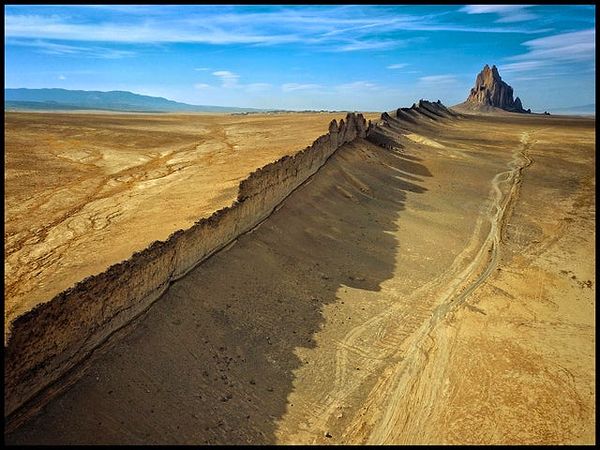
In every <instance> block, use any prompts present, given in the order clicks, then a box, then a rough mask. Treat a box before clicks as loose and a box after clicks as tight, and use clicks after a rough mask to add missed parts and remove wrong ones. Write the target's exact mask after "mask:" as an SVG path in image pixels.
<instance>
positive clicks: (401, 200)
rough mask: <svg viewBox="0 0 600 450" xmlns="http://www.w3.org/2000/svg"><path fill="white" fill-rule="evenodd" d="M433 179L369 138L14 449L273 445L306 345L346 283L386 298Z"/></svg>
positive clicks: (216, 261) (246, 239) (158, 309)
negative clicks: (413, 216)
mask: <svg viewBox="0 0 600 450" xmlns="http://www.w3.org/2000/svg"><path fill="white" fill-rule="evenodd" d="M398 146H400V144H398ZM430 176H431V173H430V172H429V170H428V169H427V168H426V167H425V166H423V165H422V164H421V163H419V161H418V158H408V157H404V156H403V154H402V151H401V150H389V149H385V148H382V147H379V146H377V145H375V144H373V143H371V142H368V141H366V140H362V139H358V140H356V141H354V142H352V143H350V144H347V145H346V146H344V147H342V148H341V149H339V150H338V151H337V152H336V154H335V155H334V156H332V158H331V159H330V161H329V162H328V163H327V164H326V165H325V166H324V167H323V168H321V169H320V170H319V172H318V173H317V174H316V175H315V176H314V177H313V178H312V179H311V180H310V181H309V182H308V183H306V184H305V185H304V186H302V187H301V188H299V189H298V190H297V191H296V192H294V193H293V194H292V195H291V196H290V197H289V198H288V199H286V201H285V202H284V203H283V205H282V206H281V208H280V209H279V210H277V211H276V212H275V213H273V215H272V216H271V217H270V218H269V219H268V220H267V221H265V222H263V223H262V224H261V225H260V226H259V227H258V228H257V229H255V230H253V231H252V232H250V233H248V234H245V235H243V236H241V237H240V238H238V240H237V241H236V242H235V243H234V244H233V245H232V246H231V247H229V248H228V249H226V250H224V251H221V252H219V253H218V254H216V255H214V256H213V257H211V258H210V259H209V260H207V261H205V262H204V263H202V264H201V265H200V266H198V267H197V268H196V269H194V270H193V271H192V272H190V273H189V274H188V275H187V276H186V277H185V278H183V279H181V280H179V281H178V282H176V283H174V284H173V285H172V286H171V288H170V290H169V291H168V293H167V294H166V295H165V296H164V298H162V299H161V300H160V301H158V302H157V303H156V304H155V305H154V306H153V307H152V308H151V309H150V310H149V311H148V313H147V314H146V315H145V316H144V317H143V318H142V319H140V320H139V321H138V323H137V324H136V326H135V328H134V329H133V331H131V333H130V334H129V335H127V336H126V337H125V338H123V339H122V340H121V341H120V342H118V343H116V344H115V345H114V347H113V348H111V349H110V351H107V352H105V353H104V354H103V355H101V356H99V357H98V358H97V359H96V360H95V361H94V362H93V363H92V364H91V366H90V367H89V368H88V369H87V371H86V374H85V375H84V376H83V377H82V378H81V379H80V380H79V381H78V382H77V383H76V384H75V385H74V386H73V387H72V388H71V389H69V390H68V391H67V392H66V393H65V394H64V395H62V396H61V397H59V398H57V399H55V400H54V401H52V402H51V403H49V404H48V405H47V406H46V407H45V408H44V410H43V411H42V412H41V413H40V414H39V415H38V416H36V417H35V418H34V419H32V420H31V421H30V422H28V423H27V424H25V425H24V426H22V427H21V428H20V429H18V430H17V431H15V432H14V433H12V434H10V435H8V436H6V437H5V439H6V441H7V442H8V443H13V444H16V443H45V444H73V443H82V444H109V443H110V444H139V443H156V444H167V443H169V444H176V443H185V444H206V443H210V444H225V443H231V444H243V443H254V444H260V443H263V444H267V443H274V442H275V440H276V435H275V433H276V430H277V422H278V421H279V420H280V419H281V418H282V417H283V416H284V415H285V414H286V411H287V409H288V408H289V407H290V405H289V404H288V396H289V394H290V393H291V392H292V391H293V389H294V384H293V383H294V371H295V370H296V369H298V368H300V367H302V366H303V365H305V364H311V361H302V360H300V358H299V357H298V356H297V355H296V351H295V350H296V349H297V348H300V347H308V348H314V347H315V346H316V342H315V340H314V337H315V334H316V333H317V332H318V330H320V328H321V327H322V326H324V317H323V313H322V311H323V308H324V307H325V305H327V304H331V303H335V302H336V301H337V300H338V298H337V296H336V292H337V290H338V289H339V288H340V287H342V286H349V287H353V288H356V289H361V290H365V291H379V290H380V289H381V288H380V286H381V283H382V282H384V281H385V280H388V279H390V278H391V277H392V276H393V274H394V267H395V254H396V248H397V245H398V236H397V235H396V234H395V231H396V230H397V225H396V221H397V219H398V216H399V214H401V211H402V210H403V209H404V205H405V202H406V200H407V193H408V192H410V193H411V194H410V195H412V193H414V194H417V193H423V192H425V191H426V189H425V188H423V187H422V186H420V185H419V182H420V181H421V180H422V179H423V177H430ZM165 213H166V214H168V211H165ZM400 239H401V237H400Z"/></svg>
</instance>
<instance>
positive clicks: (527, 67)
mask: <svg viewBox="0 0 600 450" xmlns="http://www.w3.org/2000/svg"><path fill="white" fill-rule="evenodd" d="M546 65H547V62H545V61H539V60H532V61H521V62H516V63H509V64H502V65H500V66H499V67H498V70H499V71H500V72H501V73H513V72H529V71H531V70H538V69H540V68H542V67H544V66H546Z"/></svg>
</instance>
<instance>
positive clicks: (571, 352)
mask: <svg viewBox="0 0 600 450" xmlns="http://www.w3.org/2000/svg"><path fill="white" fill-rule="evenodd" d="M50 117H52V118H50ZM56 117H59V116H56ZM60 117H61V119H60V120H62V121H63V122H61V123H62V124H61V123H58V124H56V125H55V124H54V122H53V126H56V128H52V127H50V128H48V125H47V121H54V120H58V119H54V116H50V115H41V114H40V115H16V114H15V115H11V114H5V123H6V128H7V131H6V133H7V134H6V140H7V143H8V144H9V145H8V146H7V156H6V157H5V158H6V161H7V168H6V173H5V177H6V188H7V189H6V196H5V206H6V211H7V217H6V225H7V226H6V233H7V235H6V236H5V238H6V247H5V256H6V267H7V269H8V270H7V278H6V279H5V287H6V288H7V289H6V290H7V295H8V294H10V293H11V292H17V293H18V292H21V291H24V290H27V289H29V291H27V292H30V291H31V290H32V286H34V287H36V289H37V288H40V289H50V286H48V285H46V284H44V282H43V281H40V282H39V283H38V284H36V283H33V284H28V281H27V280H28V279H29V278H31V277H33V278H35V277H36V276H38V275H36V272H35V271H33V272H29V271H28V272H24V271H22V272H20V271H19V269H15V268H14V267H15V266H18V261H20V260H19V258H21V257H23V258H27V257H29V256H28V255H33V257H35V255H37V254H40V255H43V254H44V252H43V251H42V250H37V251H38V253H36V250H35V249H36V244H37V243H38V242H42V241H43V242H50V243H49V244H44V246H42V249H48V248H50V249H52V248H54V249H57V250H52V251H49V252H48V253H47V254H48V255H50V256H46V257H45V259H44V257H43V256H42V257H41V258H42V259H41V262H40V263H39V265H36V266H35V267H36V269H35V270H40V272H39V273H41V274H42V275H40V276H42V278H40V280H45V279H47V278H43V277H44V275H43V274H44V273H45V272H44V271H43V268H44V267H45V266H44V264H46V261H51V262H52V261H54V260H56V259H58V261H59V262H58V263H55V264H56V265H55V266H53V267H55V268H54V269H52V273H55V274H57V275H56V276H57V279H58V280H59V281H57V283H59V284H60V283H63V284H64V283H66V284H68V283H70V282H72V278H73V277H72V276H71V275H72V274H71V272H73V271H75V270H74V269H73V268H72V267H73V266H70V264H75V263H74V262H72V261H71V260H70V258H71V256H69V253H68V252H74V253H72V254H71V255H83V254H85V252H86V251H92V250H93V251H96V248H102V249H103V250H102V252H99V251H96V254H97V258H93V259H92V261H93V263H94V264H99V265H102V264H104V262H98V261H105V260H104V259H103V258H106V260H108V259H110V258H114V257H116V255H117V253H118V255H119V256H118V257H121V255H124V256H127V255H125V254H126V253H127V252H130V251H131V248H130V247H129V246H128V244H127V245H125V244H123V248H121V246H116V245H114V242H119V243H125V242H130V240H131V239H132V237H131V230H132V229H140V230H142V231H141V234H142V235H144V233H146V230H154V228H155V227H156V228H157V229H159V230H160V231H159V233H163V238H164V237H166V236H167V235H168V234H169V233H170V231H172V230H170V229H169V227H173V226H174V227H175V228H176V227H181V226H183V225H184V224H185V223H187V222H186V221H192V222H193V220H195V219H196V218H197V217H198V216H199V215H203V214H206V213H207V212H210V211H209V210H210V209H211V208H214V209H216V207H217V205H218V206H221V205H220V203H219V202H220V201H221V202H223V201H224V202H228V201H229V199H230V198H233V197H234V196H235V193H234V192H230V190H231V189H233V186H235V184H236V183H237V181H239V179H240V178H242V177H243V176H244V175H245V174H247V173H248V172H250V171H251V170H252V169H254V168H255V167H257V166H260V165H262V164H264V163H265V162H268V161H270V160H272V159H276V157H278V156H280V155H281V154H285V153H291V152H292V151H293V150H297V149H299V148H302V147H304V146H305V145H307V144H309V143H310V142H311V141H312V140H313V139H314V138H316V137H317V136H318V135H319V134H322V133H323V132H324V131H325V130H326V124H327V122H328V121H329V120H331V118H332V116H326V115H322V116H318V117H317V116H315V117H317V118H314V117H313V119H314V120H313V119H310V120H308V121H307V122H310V125H306V128H305V132H306V134H302V137H298V136H296V138H290V140H289V141H285V142H287V144H286V143H284V142H281V143H278V145H277V146H276V148H275V147H270V146H265V145H264V142H269V140H268V139H269V136H273V134H276V135H277V136H283V135H284V134H285V132H281V133H280V132H279V131H277V132H275V131H273V130H276V129H281V130H290V129H292V128H293V126H292V123H291V122H290V120H291V119H290V118H289V117H290V116H286V115H280V116H256V117H248V118H237V119H235V120H239V121H247V122H245V123H246V125H245V126H246V128H244V126H239V127H238V128H235V127H234V129H237V130H238V132H237V133H238V134H235V133H234V132H232V131H230V129H229V128H228V125H227V124H226V123H225V122H227V121H230V120H233V119H231V117H226V116H221V117H218V116H205V117H201V116H196V117H195V118H193V119H190V118H189V117H188V118H185V117H183V116H181V117H178V118H173V117H169V116H149V117H136V116H129V115H123V116H104V119H103V120H104V121H105V122H100V123H99V124H97V125H89V124H88V125H85V126H83V125H82V124H81V123H79V125H77V127H79V128H80V129H78V130H77V131H73V128H72V125H71V123H73V122H76V121H77V120H80V121H83V120H87V119H84V117H87V116H84V115H73V116H60ZM298 117H300V116H295V117H294V119H297V118H298ZM184 119H185V120H184ZM60 120H58V122H60ZM98 120H99V119H98ZM286 120H287V121H288V122H286ZM148 121H154V122H153V125H152V126H151V127H148V126H147V124H148ZM169 121H171V122H169ZM286 124H287V125H286ZM254 125H256V126H255V127H254ZM36 127H37V129H36ZM61 127H62V128H61ZM161 127H162V128H161ZM199 127H200V128H201V127H205V128H206V129H211V127H213V128H212V130H213V132H211V133H208V134H207V137H206V138H205V139H206V140H203V141H201V142H200V143H198V142H197V140H195V138H192V136H191V135H193V134H194V133H196V131H197V129H198V128H199ZM277 127H280V128H277ZM40 128H41V130H43V131H40ZM134 128H135V129H137V128H140V129H141V128H143V129H144V130H145V131H144V133H141V134H139V135H136V136H137V137H136V138H135V139H134V138H132V137H131V136H132V132H131V130H132V129H134ZM149 128H150V129H151V130H154V131H149ZM174 128H176V129H177V131H173V130H174ZM48 130H50V131H48ZM218 130H221V131H218ZM27 133H30V134H27ZM111 133H113V134H114V133H121V135H120V136H121V138H120V139H122V144H123V145H122V147H123V149H122V152H121V151H120V152H119V153H118V155H119V156H118V158H122V159H115V158H117V157H116V156H115V157H114V158H112V157H110V158H108V157H107V156H106V155H107V153H109V152H107V151H106V150H103V149H106V148H107V147H109V146H111V145H112V146H115V145H116V144H115V140H114V139H115V137H114V135H111ZM257 133H264V134H262V135H260V136H261V137H260V138H259V137H257V136H258V134H257ZM290 134H293V133H290ZM35 136H39V138H38V139H39V142H40V143H41V144H40V146H41V147H43V148H46V149H49V150H48V151H47V152H46V153H45V152H37V153H35V155H34V157H35V158H39V159H34V161H36V164H32V163H28V159H27V158H28V155H25V154H23V151H24V149H25V148H26V142H27V141H26V140H27V139H29V138H31V139H33V137H35ZM92 137H93V139H92ZM294 139H295V140H294ZM11 140H12V143H11ZM21 140H22V141H21ZM67 141H68V142H73V143H75V142H76V143H77V145H75V144H73V146H72V147H63V143H64V142H67ZM292 141H293V142H292ZM396 141H397V144H398V148H397V149H395V150H386V149H383V148H381V147H378V146H376V145H374V144H373V143H370V142H368V141H366V140H356V141H354V142H352V143H350V144H347V145H346V146H344V147H342V148H340V149H339V150H338V151H337V152H336V153H335V155H334V156H333V157H332V158H331V159H330V160H329V161H328V163H327V164H326V165H325V166H324V167H323V168H321V169H320V170H319V172H318V173H317V174H316V175H315V176H313V177H312V178H310V179H309V180H308V181H307V182H306V183H305V184H304V185H303V186H301V187H300V188H299V189H297V190H296V191H295V192H294V193H292V195H290V196H289V197H288V198H287V199H286V200H285V201H284V202H283V204H282V205H281V207H280V208H279V209H278V210H277V211H275V212H274V213H273V214H272V215H271V217H270V218H269V219H268V220H266V221H265V222H263V223H262V224H261V225H260V226H258V227H257V228H256V229H254V230H252V231H251V232H249V233H247V234H245V235H243V236H240V237H239V238H238V239H237V240H236V241H235V242H234V243H233V244H232V245H230V246H228V247H227V248H226V249H224V250H222V251H221V252H219V253H217V254H216V255H214V256H213V257H211V258H210V259H208V260H207V261H205V262H204V263H202V264H201V265H199V266H198V267H197V268H195V269H194V270H192V271H191V272H190V273H189V274H188V275H187V276H186V277H184V278H183V279H181V280H179V281H177V282H175V283H174V284H173V285H172V286H171V288H170V289H169V290H168V291H167V293H166V294H165V295H164V296H163V297H162V298H161V299H160V300H159V301H157V302H156V303H155V304H154V305H153V306H152V307H151V308H150V309H149V310H148V311H147V312H146V313H145V314H144V315H143V316H142V317H140V318H139V319H138V320H136V321H135V323H134V324H132V325H131V326H130V327H129V328H128V329H127V330H126V332H123V333H120V334H119V336H115V337H114V339H112V340H111V342H109V343H108V345H106V346H104V347H103V348H101V349H99V350H98V351H97V352H96V354H95V355H94V356H93V358H91V359H90V360H88V361H87V362H86V363H85V364H84V365H83V366H82V368H81V372H80V378H79V379H78V381H76V382H74V383H73V384H72V385H70V386H65V387H64V388H62V390H61V395H58V396H57V397H56V398H55V399H54V400H53V401H51V402H50V403H48V404H47V405H46V406H45V407H44V408H43V409H42V410H41V411H40V413H39V414H37V415H36V416H35V417H33V418H32V419H31V420H30V421H29V422H27V423H25V424H24V425H22V426H20V427H19V428H17V429H15V430H12V431H11V432H10V433H8V434H5V439H6V442H7V443H49V444H65V443H102V444H108V443H122V444H136V443H161V444H162V443H188V444H190V443H198V444H205V443H210V444H222V443H240V444H241V443H254V444H258V443H331V444H337V443H385V444H392V443H396V444H422V443H423V444H435V443H442V444H518V443H522V444H576V443H584V444H592V443H594V442H595V351H594V350H595V318H594V317H595V315H594V312H595V301H594V299H595V288H596V285H595V282H596V279H595V254H594V246H595V120H594V119H583V118H565V117H562V118H561V117H554V116H550V117H540V116H519V115H512V114H507V115H503V116H500V115H498V116H493V115H490V116H468V117H466V118H463V119H457V120H453V121H445V122H438V123H433V122H431V123H423V124H422V125H420V126H417V127H413V128H412V129H411V130H410V132H409V133H403V134H402V135H400V134H398V135H396ZM19 142H21V144H19ZM142 143H145V144H144V145H147V146H148V153H147V154H146V153H143V152H142V153H140V151H139V148H140V146H142ZM175 143H177V145H174V144H175ZM288 144H289V146H287V145H288ZM11 145H12V147H11ZM19 145H21V146H19ZM128 145H130V147H131V148H132V150H131V152H128V151H127V148H128ZM236 146H239V147H236ZM120 148H121V147H120ZM175 148H180V150H179V151H180V152H182V154H181V155H180V156H181V159H178V151H177V150H173V149H175ZM11 149H12V150H11ZM168 149H170V150H168ZM219 152H220V153H219ZM232 152H237V153H235V156H234V157H230V156H229V154H230V153H232ZM11 153H12V154H11ZM115 154H116V153H115ZM204 154H206V155H212V159H211V158H210V157H207V159H205V160H202V161H203V164H206V166H207V167H208V166H209V165H212V164H220V165H219V166H214V167H218V168H219V171H217V172H211V171H210V170H206V171H201V170H200V171H197V173H196V172H194V171H193V169H191V168H190V167H194V165H195V164H198V161H199V158H200V157H201V155H204ZM199 155H200V156H199ZM241 155H244V156H243V157H241ZM29 156H30V155H29ZM44 158H45V159H44ZM57 158H58V159H57ZM136 158H137V159H136ZM246 158H247V159H246ZM59 159H60V161H59ZM63 159H66V160H68V161H72V163H71V162H69V163H68V164H72V167H73V170H74V172H73V173H72V174H71V173H69V174H66V175H65V176H64V178H61V174H60V171H56V176H54V177H43V176H41V177H40V176H38V177H35V176H27V175H28V174H29V173H30V172H29V171H32V170H38V169H39V170H46V169H45V168H46V167H50V169H47V170H51V168H52V167H54V166H52V164H59V165H62V164H64V161H63ZM180 161H182V162H180ZM242 165H243V167H242ZM109 166H110V167H114V170H115V171H114V172H110V170H113V169H110V170H109V169H108V167H109ZM234 166H235V167H234ZM61 167H62V166H61ZM136 167H143V168H144V169H143V170H141V171H140V170H137V169H136ZM211 167H212V166H211ZM117 168H118V170H117ZM178 169H181V170H182V171H186V170H187V171H188V173H189V178H186V179H185V180H184V181H185V182H182V183H173V185H169V184H168V183H167V184H162V183H163V181H160V180H164V179H167V180H168V179H169V176H172V175H171V174H172V173H174V171H176V170H178ZM94 170H98V171H103V172H102V173H103V174H105V175H102V176H100V177H89V176H88V174H87V172H86V171H94ZM221 170H223V171H224V172H220V171H221ZM90 173H91V172H90ZM184 173H185V172H184ZM223 173H225V174H223ZM74 174H75V175H74ZM145 174H150V175H145ZM203 177H204V178H203ZM86 180H87V181H86ZM90 180H94V181H90ZM231 180H235V182H234V181H231ZM229 181H231V182H230V184H227V182H229ZM28 183H29V184H28ZM40 184H43V186H42V185H40ZM124 186H135V188H131V189H130V188H125V187H124ZM153 186H161V188H160V191H158V193H159V195H155V196H137V195H136V193H137V192H138V191H140V190H143V189H153ZM36 189H37V190H36ZM192 189H193V191H192ZM32 190H33V192H36V193H37V194H36V196H31V195H29V194H28V192H32ZM62 190H65V191H64V192H65V195H64V196H62V197H61V196H59V197H56V203H50V204H48V201H47V198H53V199H54V198H55V196H53V195H51V193H52V192H63V191H62ZM205 192H211V196H212V197H210V198H211V199H212V200H210V201H206V202H205V203H201V204H200V205H196V204H194V203H193V202H191V201H190V200H191V197H193V196H194V195H196V193H198V194H197V195H204V197H202V198H205V199H206V198H209V196H207V195H206V194H205ZM46 193H48V194H46ZM67 193H69V194H68V195H67ZM44 195H48V197H44ZM186 196H187V197H186ZM190 196H191V197H190ZM87 198H93V199H95V200H94V201H95V202H98V204H97V207H95V208H94V211H96V212H95V213H93V214H90V215H83V214H82V212H84V211H86V208H88V207H89V203H87V202H86V199H87ZM61 199H62V200H61ZM152 199H154V200H152ZM219 199H220V200H219ZM136 202H139V203H136ZM161 202H162V203H161ZM104 205H105V206H106V209H103V207H104ZM114 205H120V207H119V208H120V209H119V210H122V211H124V212H122V214H121V215H114V216H111V213H110V212H109V211H111V207H113V206H114ZM129 205H132V206H131V209H132V210H133V209H135V210H136V211H138V212H136V214H133V213H128V212H127V211H128V208H130V206H129ZM133 205H136V206H135V207H134V206H133ZM103 211H105V212H106V214H104V212H103ZM173 211H177V215H176V217H172V218H171V221H172V223H170V224H169V225H168V226H166V225H164V221H163V220H162V219H161V218H162V217H163V216H164V215H171V216H174V213H173ZM28 214H31V216H28ZM94 214H95V215H94ZM128 214H129V215H128ZM206 215H207V214H206ZM72 217H73V219H72ZM124 217H129V218H128V219H127V220H128V221H129V222H127V223H129V224H131V227H130V228H128V227H125V226H119V220H123V221H124V220H125V219H124ZM77 218H79V219H77ZM60 220H62V222H60V223H61V224H63V225H64V227H63V228H62V229H58V230H56V231H53V230H54V228H53V224H55V223H58V222H57V221H60ZM11 221H12V222H11ZM19 221H22V222H21V223H23V221H25V222H27V224H28V226H27V227H23V226H21V227H20V228H19V227H18V226H17V224H19V223H20V222H19ZM113 224H116V225H113ZM157 224H158V225H157ZM13 225H14V227H13V228H11V226H13ZM159 225H160V226H159ZM163 225H164V226H163ZM111 227H112V228H111ZM160 227H162V228H160ZM175 228H173V229H175ZM91 229H94V230H96V232H97V233H98V236H103V237H101V238H99V239H98V240H90V241H89V242H88V243H87V244H85V245H84V244H81V246H80V247H78V244H70V243H69V242H71V241H69V239H68V238H67V237H65V236H75V235H76V234H77V233H83V234H85V233H89V232H90V230H91ZM127 230H129V234H127V235H126V231H127ZM120 232H121V233H123V234H122V235H120V234H119V233H120ZM11 233H12V234H11ZM49 236H53V237H52V238H50V237H49ZM113 236H114V238H113ZM106 240H109V242H108V243H106ZM63 242H65V243H63ZM103 242H104V244H102V243H103ZM111 242H112V243H113V244H112V245H109V244H110V243H111ZM100 244H102V245H104V246H103V247H96V246H97V245H98V246H100ZM137 244H139V242H137ZM53 245H56V246H55V247H51V246H53ZM61 245H62V246H61ZM48 246H50V247H48ZM86 248H87V249H88V250H86ZM22 251H25V252H28V253H21V254H20V253H19V252H22ZM113 252H114V253H113ZM11 258H13V259H11ZM34 259H35V258H34ZM36 261H38V260H36ZM11 264H13V265H12V266H11ZM36 264H37V262H36ZM56 267H57V268H56ZM98 267H99V266H98ZM95 269H97V267H96V266H94V270H95ZM61 270H62V271H63V272H64V275H61V274H62V273H63V272H61ZM10 273H13V274H14V277H13V278H10V276H8V274H10ZM61 277H62V278H61ZM75 278H76V277H75ZM11 282H12V283H13V284H12V285H11V284H10V283H11ZM10 289H14V291H10ZM20 290H21V291H20ZM21 298H27V299H34V300H33V301H35V296H30V295H29V294H27V295H24V296H23V297H21ZM28 301H29V300H28ZM23 302H25V301H24V300H23ZM6 307H7V308H8V309H7V311H5V315H8V316H9V317H10V315H11V314H16V312H17V311H19V308H25V309H26V308H28V307H29V306H28V304H27V303H26V302H25V303H24V304H23V306H21V305H20V303H19V302H16V303H11V302H9V301H7V304H6Z"/></svg>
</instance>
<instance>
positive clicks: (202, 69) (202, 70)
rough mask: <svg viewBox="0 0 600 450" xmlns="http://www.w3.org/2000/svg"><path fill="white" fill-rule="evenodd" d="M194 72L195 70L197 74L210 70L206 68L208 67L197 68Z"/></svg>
mask: <svg viewBox="0 0 600 450" xmlns="http://www.w3.org/2000/svg"><path fill="white" fill-rule="evenodd" d="M194 70H197V71H198V72H206V71H208V70H210V68H208V67H197V68H196V69H194Z"/></svg>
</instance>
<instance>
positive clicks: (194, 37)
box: [5, 5, 540, 51]
mask: <svg viewBox="0 0 600 450" xmlns="http://www.w3.org/2000/svg"><path fill="white" fill-rule="evenodd" d="M123 7H124V8H125V10H126V11H129V13H128V14H122V15H121V16H120V18H119V20H114V19H112V17H114V15H109V14H107V15H106V17H102V18H101V20H98V18H96V20H94V21H85V19H86V18H85V16H84V15H81V16H79V15H78V14H80V12H81V11H82V8H81V7H71V8H69V7H66V6H65V7H63V8H64V9H65V14H64V15H58V14H53V15H49V14H42V13H40V14H18V13H16V12H15V11H17V10H16V9H15V8H11V9H8V10H7V11H5V38H6V39H42V40H61V41H80V42H82V41H87V42H93V41H95V42H107V43H108V42H112V43H134V44H148V43H152V44H156V43H203V44H212V45H226V44H248V45H276V44H291V43H296V44H300V45H308V46H312V47H317V48H320V49H322V50H325V51H331V49H336V50H337V51H361V50H364V51H368V50H385V49H390V48H395V47H397V46H400V45H405V44H406V42H403V41H402V40H393V39H387V40H386V39H381V34H380V33H381V30H385V31H386V32H394V31H442V32H443V31H464V32H490V33H515V32H517V33H537V32H539V31H540V30H534V29H531V28H528V29H518V28H512V27H506V26H501V25H498V26H492V27H481V26H466V25H464V24H461V23H460V22H456V23H448V22H441V21H440V20H438V17H439V16H443V15H444V14H443V13H442V14H439V13H433V14H425V15H423V14H414V15H411V14H400V13H398V11H397V10H391V9H389V8H386V7H376V8H368V7H365V6H364V5H346V6H343V7H334V6H320V7H309V6H306V7H302V8H297V7H285V6H284V7H279V8H276V9H273V10H271V11H266V12H249V11H242V10H237V9H235V8H225V9H223V8H219V9H216V8H212V7H208V6H207V7H205V6H198V7H189V8H188V7H186V8H187V9H186V14H181V8H166V7H165V8H162V7H161V8H159V7H156V8H153V9H151V10H152V11H156V13H148V12H147V11H146V12H140V11H143V10H139V9H138V8H136V7H128V6H126V5H123ZM466 8H467V9H466V10H467V11H472V13H478V12H477V11H480V12H479V13H481V7H477V6H471V7H466ZM478 8H479V9H478ZM488 8H489V7H488ZM495 8H496V10H495V12H496V14H499V15H500V19H499V20H498V21H504V22H510V21H517V20H524V17H526V15H527V14H530V13H528V12H527V10H526V9H525V7H524V6H511V5H508V6H506V5H505V6H501V7H498V6H497V7H495ZM498 8H500V9H498ZM515 8H516V9H515ZM88 10H89V7H87V8H86V11H88ZM39 11H40V12H43V11H44V10H43V9H39Z"/></svg>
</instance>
